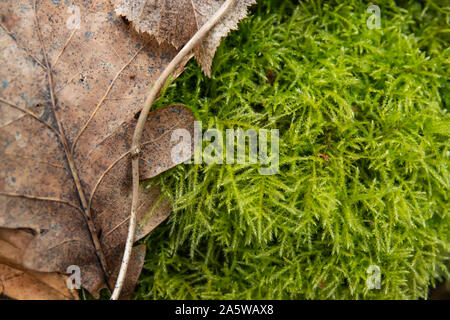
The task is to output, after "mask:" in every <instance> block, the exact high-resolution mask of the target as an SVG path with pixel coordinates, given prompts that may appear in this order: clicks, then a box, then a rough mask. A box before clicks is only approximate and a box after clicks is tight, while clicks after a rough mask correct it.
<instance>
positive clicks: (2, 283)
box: [0, 228, 78, 300]
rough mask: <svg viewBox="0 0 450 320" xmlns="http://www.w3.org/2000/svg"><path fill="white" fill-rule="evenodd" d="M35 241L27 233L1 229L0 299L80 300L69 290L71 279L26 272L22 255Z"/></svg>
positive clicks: (50, 274) (52, 274)
mask: <svg viewBox="0 0 450 320" xmlns="http://www.w3.org/2000/svg"><path fill="white" fill-rule="evenodd" d="M32 239H33V235H32V234H31V232H28V231H26V230H10V229H2V228H0V295H3V296H6V297H8V298H14V299H20V300H29V299H39V300H67V299H78V293H77V292H76V291H75V290H69V289H68V288H67V284H66V280H67V278H68V277H67V276H64V275H61V274H59V273H56V272H53V273H43V272H36V271H31V270H26V269H23V267H22V266H21V260H22V255H23V252H24V250H25V249H26V247H27V246H28V244H29V243H30V241H31V240H32Z"/></svg>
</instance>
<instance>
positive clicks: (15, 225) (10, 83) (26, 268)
mask: <svg viewBox="0 0 450 320" xmlns="http://www.w3.org/2000/svg"><path fill="white" fill-rule="evenodd" d="M0 48H1V51H0V230H3V231H5V230H9V231H10V232H12V233H10V234H9V236H11V237H10V241H12V243H11V242H8V241H0V279H3V280H1V281H0V290H1V291H3V294H4V295H7V296H9V297H11V298H32V297H33V295H36V294H41V295H43V296H44V297H46V298H51V297H53V298H62V297H60V296H59V294H61V295H62V296H64V298H71V297H70V293H68V292H66V291H64V290H62V289H61V281H64V280H63V279H61V281H59V282H58V280H55V279H57V277H60V274H64V273H66V270H67V267H68V266H71V265H77V266H79V267H80V268H81V271H82V272H81V283H82V286H83V287H84V288H86V289H87V290H89V291H90V292H91V293H92V294H93V295H94V296H98V294H99V291H100V289H101V288H104V287H105V285H106V283H108V284H109V285H110V286H112V285H113V284H114V278H115V277H116V276H117V272H118V268H119V265H120V261H121V257H122V255H123V247H124V243H125V239H126V234H127V228H128V218H129V211H130V203H131V190H130V184H131V178H130V176H131V163H130V152H129V149H130V143H131V140H132V139H131V137H132V135H133V131H134V127H135V125H136V114H137V113H138V112H139V110H140V109H141V108H142V105H143V103H144V100H145V95H146V93H147V91H148V90H149V88H150V87H151V85H152V83H153V82H154V81H155V79H156V78H157V77H158V76H159V74H160V73H161V72H162V70H164V68H165V66H166V65H167V64H168V63H169V62H170V61H171V59H172V58H173V57H174V56H175V55H176V54H177V50H176V49H175V48H173V46H171V45H169V44H159V43H158V41H157V40H156V39H155V38H153V37H150V36H149V35H146V34H139V33H137V32H136V31H135V30H134V29H133V28H130V26H129V25H127V23H125V22H124V21H123V20H122V19H120V18H118V17H117V16H116V15H115V13H114V7H113V5H112V4H111V3H110V1H109V0H78V1H73V2H72V1H71V2H70V4H69V2H67V1H60V0H52V1H47V0H45V1H36V0H35V1H33V0H2V1H0ZM180 70H181V69H180ZM193 122H194V117H193V115H192V113H191V112H190V111H189V110H188V109H186V108H184V107H182V106H169V107H166V108H161V109H158V110H156V111H154V112H152V113H151V114H150V116H149V119H148V122H147V126H146V129H145V133H144V137H143V139H142V154H141V158H140V162H141V168H142V170H141V179H147V178H151V177H154V176H156V175H158V174H160V173H162V172H164V171H166V170H168V169H170V168H172V167H174V166H175V165H177V164H179V163H181V162H183V161H185V160H187V159H189V158H190V156H191V155H190V154H183V155H181V156H180V157H179V158H177V159H176V161H175V160H172V157H171V149H172V147H173V145H174V144H175V143H178V142H173V141H171V132H172V131H173V130H175V129H187V130H189V131H191V132H192V131H193ZM186 143H189V142H186ZM140 199H141V202H140V207H139V212H138V215H139V221H140V223H139V226H138V229H137V232H136V237H135V240H136V241H137V240H139V239H142V238H143V237H144V236H145V235H147V234H148V233H149V232H150V231H151V230H153V229H154V228H155V227H156V226H157V225H158V224H160V223H161V222H162V221H163V220H164V219H165V218H166V217H167V216H168V215H169V214H170V211H171V207H170V204H169V203H168V201H167V200H166V199H164V198H163V197H162V195H161V191H160V189H159V188H158V187H152V188H150V189H142V190H141V195H140ZM14 238H15V239H16V240H11V239H14ZM0 239H1V238H0ZM3 240H5V239H4V238H3ZM14 241H18V242H20V245H18V244H17V243H14ZM14 248H15V249H14ZM10 249H11V250H12V249H14V250H16V251H14V250H13V251H14V252H15V253H14V254H12V252H13V251H9V250H10ZM11 254H12V255H13V256H15V258H14V259H12V258H11ZM144 256H145V246H137V247H135V248H134V252H133V259H132V260H131V261H132V263H131V265H130V266H129V271H128V273H127V283H126V284H125V289H124V291H125V292H124V295H126V294H127V293H129V292H130V291H132V290H133V287H134V284H135V283H136V281H137V278H138V276H139V273H140V271H141V268H142V265H143V262H144ZM6 276H8V277H6ZM11 279H15V280H18V281H17V282H15V283H13V282H11ZM105 279H108V280H105ZM16 285H19V286H20V285H23V286H28V287H29V288H31V287H32V286H35V287H34V289H33V288H31V289H30V290H31V291H30V292H29V294H28V295H27V296H26V297H25V296H21V294H20V292H17V291H18V290H13V289H11V288H14V286H16ZM55 287H56V288H55ZM52 289H55V290H52ZM19 291H20V290H19ZM36 292H37V293H36ZM35 298H36V296H35Z"/></svg>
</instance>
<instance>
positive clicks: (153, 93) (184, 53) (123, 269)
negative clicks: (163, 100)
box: [111, 0, 236, 300]
mask: <svg viewBox="0 0 450 320" xmlns="http://www.w3.org/2000/svg"><path fill="white" fill-rule="evenodd" d="M235 1H236V0H227V1H226V2H225V3H224V4H223V5H222V7H221V8H220V9H219V10H218V11H217V12H216V13H215V14H214V16H213V17H211V19H209V20H208V21H207V22H206V23H205V24H204V25H203V27H202V28H201V29H200V30H198V31H197V33H196V34H195V35H194V36H193V37H192V38H191V40H189V42H188V43H187V44H186V45H185V46H184V47H183V49H181V51H180V52H179V53H178V54H177V55H176V57H175V58H174V59H173V60H172V61H171V63H170V64H169V65H168V66H167V68H166V69H165V70H164V72H163V73H162V74H161V75H160V76H159V78H158V80H156V82H155V84H154V85H153V87H152V89H151V90H150V93H149V95H148V97H147V100H146V102H145V105H144V108H143V109H142V111H141V114H140V116H139V120H138V123H137V125H136V129H135V131H134V136H133V143H132V146H131V151H130V152H131V155H132V160H131V161H132V167H133V168H132V179H133V197H132V203H131V215H130V225H129V228H128V237H127V241H126V245H125V251H124V254H123V258H122V264H121V266H120V271H119V275H118V277H117V281H116V285H115V287H114V292H113V294H112V296H111V300H117V299H118V298H119V296H120V292H121V290H122V286H123V283H124V280H125V276H126V273H127V269H128V264H129V262H130V256H131V251H132V249H133V243H134V235H135V232H136V215H137V208H138V204H139V155H140V153H141V137H142V134H143V131H144V126H145V123H146V121H147V117H148V114H149V112H150V109H151V107H152V105H153V102H154V101H155V100H156V99H157V97H158V95H159V93H160V91H161V90H162V88H163V87H164V85H165V84H166V82H167V80H168V79H169V77H170V75H171V74H172V73H174V72H175V71H176V69H177V68H178V66H179V65H180V63H182V62H183V61H184V60H185V59H186V57H188V56H189V55H190V54H191V52H192V50H194V49H195V47H197V46H198V45H201V41H202V40H203V39H204V38H205V37H206V36H207V35H208V33H209V31H210V30H211V29H212V28H213V27H214V26H215V25H216V24H217V23H218V22H219V21H220V20H221V19H222V18H223V17H224V15H225V14H226V13H227V12H228V10H229V9H230V8H231V7H232V6H233V4H234V3H235Z"/></svg>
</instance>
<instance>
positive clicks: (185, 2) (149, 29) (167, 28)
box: [112, 0, 256, 76]
mask: <svg viewBox="0 0 450 320" xmlns="http://www.w3.org/2000/svg"><path fill="white" fill-rule="evenodd" d="M112 1H113V2H114V4H115V7H116V12H117V14H119V15H122V16H125V17H126V18H127V19H128V20H130V21H132V22H133V23H134V25H135V27H136V29H137V30H138V31H140V32H146V33H148V34H150V35H154V36H155V37H156V39H157V40H158V41H159V42H160V43H163V42H167V43H170V44H172V45H173V46H175V48H180V47H182V46H183V45H185V44H186V43H187V42H188V41H189V39H191V38H192V36H193V35H194V34H195V33H196V32H197V31H198V30H199V29H200V28H201V27H202V26H203V25H204V24H205V23H206V22H207V21H208V19H210V18H211V17H212V16H213V15H214V13H215V12H216V11H217V10H218V9H219V8H220V6H221V5H222V4H223V3H224V2H225V0H112ZM255 3H256V1H255V0H237V1H236V3H235V4H234V8H233V9H232V10H230V11H229V12H228V13H227V14H226V15H225V17H224V18H223V19H222V21H221V22H220V23H218V24H217V25H216V26H215V27H214V28H213V29H212V30H211V31H210V32H209V34H208V36H207V37H206V39H205V40H204V41H203V45H202V46H200V47H197V49H196V50H195V52H194V55H195V57H196V59H197V61H198V62H199V64H200V65H201V66H202V69H203V71H204V72H205V73H206V74H207V75H208V76H210V75H211V65H212V60H213V58H214V53H215V52H216V50H217V47H218V46H219V44H220V41H221V39H222V38H223V37H225V36H226V35H227V34H228V32H229V31H230V30H233V29H237V26H238V22H239V21H240V20H241V19H243V18H245V17H246V16H247V8H248V7H249V6H251V5H252V4H255Z"/></svg>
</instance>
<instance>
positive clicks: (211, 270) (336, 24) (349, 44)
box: [136, 0, 450, 299]
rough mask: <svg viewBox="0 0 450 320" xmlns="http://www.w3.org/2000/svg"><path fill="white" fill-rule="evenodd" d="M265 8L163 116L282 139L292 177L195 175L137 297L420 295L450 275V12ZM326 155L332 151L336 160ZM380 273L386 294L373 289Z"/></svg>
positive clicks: (186, 82) (349, 6) (173, 93)
mask: <svg viewBox="0 0 450 320" xmlns="http://www.w3.org/2000/svg"><path fill="white" fill-rule="evenodd" d="M377 3H378V5H379V6H380V8H381V29H372V30H370V29H368V27H367V25H366V21H367V19H368V17H369V14H367V12H366V10H367V7H368V5H369V4H367V3H364V2H363V1H359V0H349V1H344V2H342V1H317V0H316V1H301V2H294V1H275V0H274V1H259V6H258V7H257V8H254V9H253V11H252V15H251V17H250V18H249V19H247V20H245V21H244V22H242V23H241V24H240V29H239V31H237V32H233V33H232V34H231V35H230V36H229V37H228V38H227V39H226V40H225V41H224V42H223V44H222V46H221V47H220V49H219V51H218V53H217V56H216V59H215V63H214V71H213V76H212V79H208V78H206V77H205V76H204V75H203V74H202V73H201V71H200V68H199V67H198V66H197V65H196V63H195V62H191V63H190V64H189V67H188V69H187V70H186V72H185V73H184V74H183V75H182V76H181V77H180V78H179V79H178V80H176V81H175V82H174V83H173V84H172V85H171V86H170V87H169V88H168V89H167V91H166V93H165V95H164V96H163V98H161V99H160V100H159V102H158V104H157V106H156V107H158V106H163V105H167V104H175V103H181V104H185V105H187V106H189V107H190V108H192V109H193V110H194V111H195V113H196V114H197V117H198V118H199V120H202V121H203V124H204V129H207V127H208V128H219V129H223V130H224V129H226V128H236V127H241V128H244V129H249V128H253V129H256V130H258V129H261V128H264V129H271V128H273V129H279V130H280V172H279V174H278V175H274V176H261V175H260V174H259V171H258V166H255V165H246V166H245V165H241V166H237V165H216V164H214V165H194V164H192V165H183V166H180V167H178V168H176V169H174V170H172V171H170V172H168V173H166V174H165V175H163V176H162V177H161V178H157V179H156V180H153V181H151V182H150V183H161V184H162V185H163V188H164V191H165V193H166V194H167V195H168V196H169V197H170V198H171V200H172V201H173V203H174V208H175V209H174V213H173V214H172V216H171V217H170V218H169V220H168V221H167V222H166V223H164V224H163V225H162V226H160V227H159V228H157V229H156V230H155V231H154V232H153V233H152V234H151V235H150V236H149V237H148V238H147V239H146V240H145V242H146V243H147V245H148V255H147V261H146V264H145V268H144V271H143V274H142V276H141V279H140V282H139V286H138V288H137V293H136V298H140V299H144V298H148V299H160V298H163V299H209V298H214V299H222V298H226V299H247V298H252V299H279V298H284V299H303V298H306V299H324V298H332V299H355V298H365V299H380V298H381V299H416V298H421V297H426V296H427V291H428V288H429V287H430V286H433V285H434V284H435V281H436V279H438V278H444V277H448V276H449V269H448V264H447V261H448V260H447V258H448V256H449V248H450V217H449V213H448V184H449V172H448V163H449V116H448V113H447V108H448V105H449V99H450V95H449V90H448V81H449V74H448V70H449V69H450V63H449V55H450V50H449V38H448V35H449V20H450V19H449V12H450V9H449V8H448V7H447V8H444V7H443V6H442V4H440V3H438V2H437V1H434V2H433V1H428V2H418V1H397V2H394V1H383V2H381V3H380V2H377ZM319 154H323V155H327V156H328V157H329V161H328V162H327V161H325V160H324V157H323V156H322V157H320V156H318V155H319ZM370 265H377V266H379V268H380V271H381V275H382V277H381V289H380V290H369V289H368V287H367V285H366V279H367V277H368V276H369V274H368V273H367V269H368V267H369V266H370Z"/></svg>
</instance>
